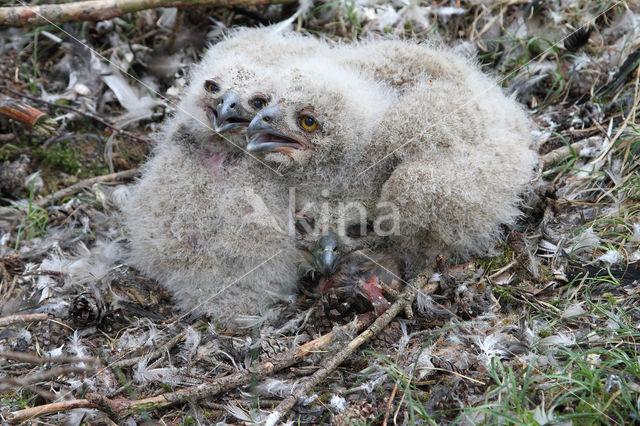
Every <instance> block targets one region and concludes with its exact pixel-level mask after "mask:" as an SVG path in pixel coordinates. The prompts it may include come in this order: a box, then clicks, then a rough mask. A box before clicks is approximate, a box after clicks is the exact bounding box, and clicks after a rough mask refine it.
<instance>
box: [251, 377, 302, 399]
mask: <svg viewBox="0 0 640 426" xmlns="http://www.w3.org/2000/svg"><path fill="white" fill-rule="evenodd" d="M257 390H258V392H259V394H261V395H276V396H279V397H283V398H284V397H285V396H287V395H289V394H291V392H293V384H292V383H290V382H288V381H286V380H278V379H274V378H272V377H268V378H267V379H266V380H264V381H263V382H262V383H260V384H259V385H258V386H257Z"/></svg>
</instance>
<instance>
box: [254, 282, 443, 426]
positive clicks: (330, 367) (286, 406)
mask: <svg viewBox="0 0 640 426" xmlns="http://www.w3.org/2000/svg"><path fill="white" fill-rule="evenodd" d="M426 282H427V278H426V277H425V276H424V275H421V276H420V277H418V278H417V279H416V280H415V281H414V282H413V283H411V284H410V285H407V286H406V288H405V290H404V291H403V292H402V294H401V295H400V297H399V298H398V300H396V301H395V303H394V304H393V305H391V306H390V307H389V309H387V310H386V311H385V312H384V313H383V314H382V315H380V316H379V317H378V319H376V321H375V322H374V323H373V324H372V325H371V327H369V328H368V329H367V330H365V331H364V332H363V333H361V334H359V335H358V336H357V337H356V338H355V339H353V340H352V341H351V342H349V344H348V345H347V346H346V347H345V348H344V349H342V350H341V351H339V352H338V353H336V354H335V355H333V356H332V357H331V358H330V359H328V360H327V362H326V363H325V365H324V367H322V368H321V369H319V370H318V371H316V372H315V373H313V375H312V376H311V377H309V378H308V379H307V380H306V381H304V382H303V383H302V384H301V385H300V386H299V387H297V388H296V390H295V391H294V392H293V394H292V395H290V396H288V397H287V398H286V399H284V400H283V401H282V402H281V403H280V404H279V405H278V406H277V407H276V409H275V410H274V411H273V412H272V413H271V414H270V415H269V417H267V418H266V420H265V422H264V425H265V426H274V425H276V424H278V423H279V422H280V419H281V418H282V417H283V416H284V415H286V414H287V413H288V412H289V410H291V408H293V406H294V405H295V404H296V402H297V401H298V400H299V399H300V398H302V397H304V396H305V395H307V394H308V393H309V392H310V391H311V389H312V388H313V387H314V386H316V385H317V384H318V383H320V382H321V381H322V380H324V379H326V378H327V377H328V376H329V375H330V374H331V373H332V372H333V371H334V370H335V369H336V368H337V367H338V366H339V365H340V364H342V363H343V362H344V360H345V359H347V357H349V355H351V354H352V353H353V352H354V351H355V350H356V349H357V348H359V347H360V346H362V344H364V343H365V342H367V341H368V340H369V339H371V338H372V337H373V336H375V335H376V334H378V333H379V332H380V331H382V329H384V328H385V327H386V326H387V325H388V324H389V323H390V322H391V320H393V319H394V318H395V317H396V315H398V313H400V312H401V311H403V310H404V308H405V306H406V305H408V304H409V305H410V304H412V303H413V301H414V300H415V298H416V295H417V294H418V292H417V289H418V288H422V287H423V286H424V284H425V283H426ZM434 290H435V287H434Z"/></svg>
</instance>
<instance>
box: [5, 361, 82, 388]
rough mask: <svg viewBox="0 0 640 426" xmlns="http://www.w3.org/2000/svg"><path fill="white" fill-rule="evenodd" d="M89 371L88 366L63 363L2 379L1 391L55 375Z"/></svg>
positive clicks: (45, 379) (38, 381)
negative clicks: (35, 371) (58, 365)
mask: <svg viewBox="0 0 640 426" xmlns="http://www.w3.org/2000/svg"><path fill="white" fill-rule="evenodd" d="M85 371H87V368H86V367H78V366H74V365H62V366H60V367H55V368H50V369H48V370H44V371H40V372H38V373H33V374H26V375H24V376H19V377H11V378H8V379H0V391H5V390H7V389H11V388H13V387H15V386H29V385H33V384H35V383H40V382H46V381H48V380H50V379H52V378H54V377H59V376H66V375H67V374H71V373H83V372H85Z"/></svg>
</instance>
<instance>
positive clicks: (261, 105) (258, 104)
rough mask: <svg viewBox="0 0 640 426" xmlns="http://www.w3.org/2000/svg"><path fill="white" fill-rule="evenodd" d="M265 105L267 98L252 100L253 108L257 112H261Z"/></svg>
mask: <svg viewBox="0 0 640 426" xmlns="http://www.w3.org/2000/svg"><path fill="white" fill-rule="evenodd" d="M265 105H267V100H266V99H265V98H260V97H257V98H253V99H251V106H252V107H253V108H254V109H255V110H261V109H262V108H264V107H265Z"/></svg>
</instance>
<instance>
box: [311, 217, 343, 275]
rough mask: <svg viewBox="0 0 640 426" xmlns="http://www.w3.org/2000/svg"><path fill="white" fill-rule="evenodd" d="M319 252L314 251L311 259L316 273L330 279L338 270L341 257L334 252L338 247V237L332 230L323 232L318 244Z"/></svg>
mask: <svg viewBox="0 0 640 426" xmlns="http://www.w3.org/2000/svg"><path fill="white" fill-rule="evenodd" d="M319 246H320V247H319V249H320V250H319V252H318V251H316V254H314V256H313V258H314V261H315V264H316V267H317V268H318V271H319V272H320V273H321V274H322V275H323V276H324V277H325V278H330V277H331V276H332V275H333V274H335V272H336V271H337V270H338V265H339V264H340V260H341V259H342V255H341V254H340V253H338V251H337V250H336V249H337V247H338V236H337V234H336V233H335V231H334V230H333V229H329V230H328V231H325V233H324V235H323V236H322V238H320V242H319Z"/></svg>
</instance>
